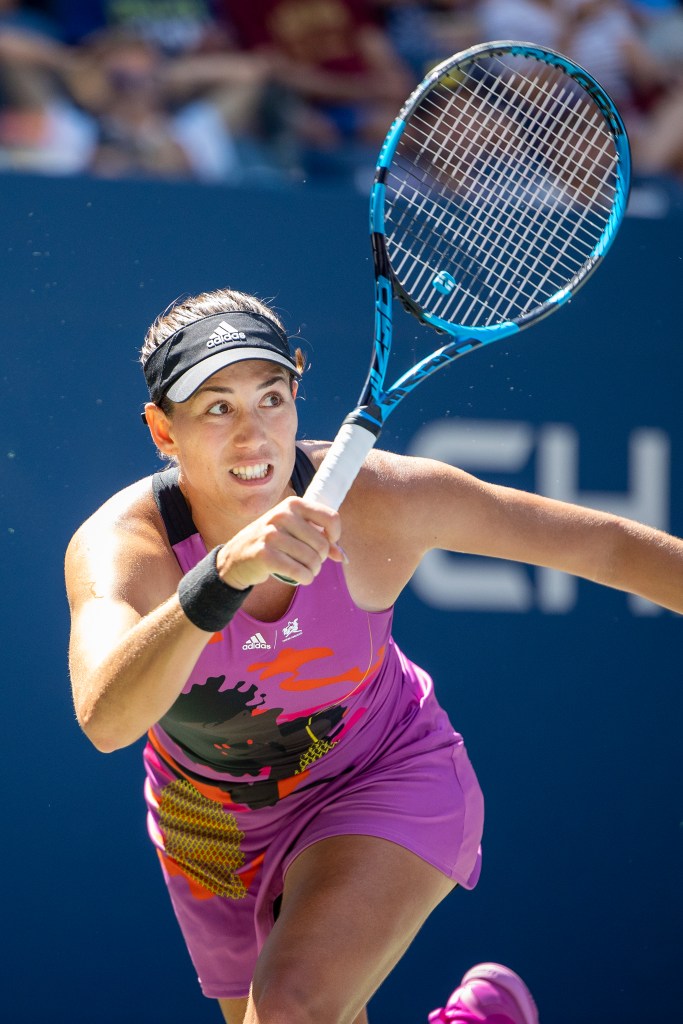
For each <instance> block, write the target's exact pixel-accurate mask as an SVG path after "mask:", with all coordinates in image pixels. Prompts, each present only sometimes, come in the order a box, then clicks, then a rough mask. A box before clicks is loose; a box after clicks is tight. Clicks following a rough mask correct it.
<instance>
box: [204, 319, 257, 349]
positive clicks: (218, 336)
mask: <svg viewBox="0 0 683 1024" xmlns="http://www.w3.org/2000/svg"><path fill="white" fill-rule="evenodd" d="M246 340H247V336H246V334H245V333H244V331H238V330H237V328H236V327H232V326H231V325H230V324H229V323H228V322H227V320H221V322H220V323H219V325H218V327H217V328H216V330H215V331H214V332H213V334H211V335H209V340H208V341H207V343H206V347H207V348H217V347H218V346H219V345H225V344H226V343H227V342H228V341H246Z"/></svg>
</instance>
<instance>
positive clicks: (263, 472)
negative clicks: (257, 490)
mask: <svg viewBox="0 0 683 1024" xmlns="http://www.w3.org/2000/svg"><path fill="white" fill-rule="evenodd" d="M271 469H272V467H271V465H270V463H269V462H257V463H255V464H254V465H253V466H234V467H233V469H231V470H230V472H231V473H232V475H233V476H236V477H237V479H238V480H265V479H266V477H267V476H269V475H270V473H271Z"/></svg>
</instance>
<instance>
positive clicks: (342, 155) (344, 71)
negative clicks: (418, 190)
mask: <svg viewBox="0 0 683 1024" xmlns="http://www.w3.org/2000/svg"><path fill="white" fill-rule="evenodd" d="M216 6H217V12H218V13H219V14H221V15H222V17H223V23H224V24H225V25H226V26H227V27H228V28H231V29H232V30H233V31H234V32H235V36H236V39H237V42H238V44H239V45H241V46H242V47H244V48H245V49H246V50H248V51H252V52H259V53H261V54H263V55H264V56H265V57H266V58H267V59H268V60H269V62H270V67H271V76H272V80H273V82H274V84H275V88H274V90H273V95H274V97H275V98H276V100H278V101H279V102H280V103H281V104H282V106H281V107H280V113H282V110H283V109H284V110H285V111H286V114H287V116H288V117H289V125H290V128H291V131H292V132H293V133H294V136H295V138H296V140H297V142H298V144H299V146H300V148H301V154H302V159H303V161H304V166H305V167H307V168H308V169H309V170H311V169H312V170H314V171H317V172H318V173H322V172H323V171H325V170H326V171H328V172H332V173H339V172H345V170H346V165H347V163H349V162H350V163H351V165H352V166H353V165H354V164H355V163H356V161H357V160H358V159H359V158H360V159H361V160H362V159H363V156H365V158H366V160H367V162H369V163H370V164H374V160H375V157H376V155H377V146H378V144H379V142H380V141H381V139H382V138H383V136H384V133H385V132H386V129H387V128H388V126H389V124H390V123H391V120H392V118H393V117H394V116H395V114H396V112H397V110H398V108H399V106H400V104H401V103H402V102H403V100H404V99H405V97H406V95H407V93H408V91H409V89H410V86H411V85H412V84H413V82H414V76H413V75H412V74H411V73H410V71H409V69H408V68H407V66H406V65H405V64H404V63H403V61H402V60H401V59H400V58H399V56H398V54H397V53H396V52H395V50H394V48H393V47H392V45H391V43H390V42H389V38H388V36H387V34H386V32H384V31H383V29H382V27H381V25H380V24H379V22H378V19H377V14H376V11H375V9H374V5H373V4H372V3H371V2H370V0H252V2H251V3H249V4H245V3H240V2H238V0H216ZM329 158H331V159H329Z"/></svg>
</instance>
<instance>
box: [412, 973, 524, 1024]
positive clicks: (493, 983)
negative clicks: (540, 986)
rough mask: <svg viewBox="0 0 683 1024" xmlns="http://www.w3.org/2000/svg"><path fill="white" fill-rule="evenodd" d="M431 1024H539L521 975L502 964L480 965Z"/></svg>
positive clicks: (465, 978) (430, 1015)
mask: <svg viewBox="0 0 683 1024" xmlns="http://www.w3.org/2000/svg"><path fill="white" fill-rule="evenodd" d="M429 1022H430V1024H538V1011H537V1009H536V1006H535V1004H534V1000H533V998H532V996H531V992H529V989H528V988H527V987H526V985H525V984H524V982H523V981H522V979H521V978H520V977H519V975H517V974H515V972H514V971H511V970H510V968H509V967H503V966H502V965H501V964H477V965H476V967H472V968H471V969H470V970H469V971H468V972H467V974H466V975H465V977H464V978H463V979H462V981H461V982H460V984H459V985H458V987H457V988H456V990H455V992H454V993H453V994H452V996H451V997H450V999H449V1000H448V1002H447V1003H446V1005H445V1006H444V1007H443V1008H442V1009H440V1010H434V1011H433V1012H432V1013H430V1014H429Z"/></svg>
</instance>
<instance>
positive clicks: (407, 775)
mask: <svg viewBox="0 0 683 1024" xmlns="http://www.w3.org/2000/svg"><path fill="white" fill-rule="evenodd" d="M403 661H404V666H403V668H404V674H403V677H402V679H401V680H400V683H399V687H398V691H399V692H397V693H396V695H395V699H394V697H393V696H392V700H391V701H387V702H386V705H385V709H386V710H385V712H384V714H383V715H380V716H375V717H374V718H372V720H371V721H369V722H368V723H367V724H366V725H364V726H363V727H362V728H361V729H358V730H356V732H354V733H352V734H351V736H350V738H349V741H348V743H342V744H339V746H338V747H335V748H334V749H332V750H330V751H329V752H328V753H326V754H325V756H324V758H323V759H322V761H323V762H324V769H325V777H324V778H319V777H318V778H316V780H315V781H313V782H311V783H310V784H308V785H303V786H300V787H299V788H294V789H293V791H292V792H291V793H290V794H289V795H287V796H285V797H284V798H283V799H281V800H280V801H279V802H278V803H277V804H275V805H274V806H272V807H263V808H258V809H255V810H249V809H245V808H243V807H241V806H239V807H238V806H237V805H234V804H232V803H231V801H230V799H229V798H228V797H227V796H225V795H224V794H221V792H220V791H219V790H218V788H217V787H216V785H215V782H212V780H210V779H207V784H206V785H202V784H201V783H198V782H197V781H196V780H195V781H190V780H189V779H188V778H187V777H185V776H184V775H183V773H182V769H180V767H179V766H178V765H176V764H175V763H174V762H173V760H172V758H171V757H170V756H167V755H166V754H164V755H163V756H160V752H159V751H158V750H156V749H155V748H154V747H153V746H152V745H151V744H148V745H147V747H146V748H145V752H144V761H145V767H146V772H147V780H146V784H145V798H146V801H147V806H148V828H149V833H150V836H151V838H152V841H153V842H154V844H155V846H156V847H157V850H158V853H159V858H160V861H161V866H162V870H163V874H164V878H165V880H166V884H167V886H168V891H169V894H170V897H171V901H172V904H173V908H174V911H175V914H176V917H177V918H178V922H179V924H180V927H181V930H182V933H183V936H184V939H185V942H186V944H187V947H188V950H189V953H190V956H191V958H192V961H193V963H194V966H195V969H196V971H197V974H198V977H199V982H200V985H201V987H202V991H203V992H204V994H205V995H206V996H209V997H212V998H239V997H244V996H246V995H248V993H249V987H250V984H251V979H252V975H253V973H254V967H255V964H256V959H257V957H258V954H259V951H260V949H261V947H262V946H263V943H264V942H265V940H266V938H267V937H268V934H269V932H270V930H271V929H272V927H273V923H274V910H273V908H274V903H275V901H276V900H277V898H278V897H279V896H280V895H281V893H282V889H283V884H284V877H285V874H286V872H287V869H288V867H289V865H290V864H291V863H292V861H293V860H294V859H295V858H296V857H297V856H298V855H299V854H300V853H301V852H302V850H305V849H306V848H307V847H309V846H311V845H312V844H313V843H317V842H319V841H320V840H322V839H327V838H330V837H332V836H340V835H368V836H376V837H378V838H380V839H386V840H389V841H391V842H394V843H397V844H399V845H400V846H402V847H404V848H405V849H407V850H410V851H412V852H413V853H415V854H416V855H417V856H418V857H420V858H422V859H423V860H424V861H426V862H428V863H429V864H431V865H433V866H434V867H435V868H437V869H438V870H439V871H441V872H443V874H445V875H447V876H448V877H449V878H450V879H452V880H453V881H455V882H457V883H458V884H459V885H461V886H463V887H464V888H466V889H471V888H473V887H474V886H475V885H476V883H477V880H478V878H479V872H480V868H481V847H480V842H481V835H482V828H483V818H484V805H483V797H482V794H481V790H480V788H479V784H478V782H477V779H476V776H475V773H474V770H473V768H472V766H471V764H470V761H469V758H468V756H467V752H466V750H465V746H464V743H463V740H462V737H461V736H460V735H459V734H458V733H456V732H455V731H454V729H453V727H452V725H451V724H450V722H449V720H448V716H447V715H446V713H445V712H444V711H443V709H442V708H441V707H440V706H439V705H438V703H437V701H436V699H435V697H434V693H433V687H432V685H431V680H430V679H429V677H428V676H426V675H425V673H424V672H422V671H421V670H420V669H418V668H417V667H416V666H414V665H413V664H412V663H411V662H409V661H408V660H407V659H405V658H403ZM320 767H321V768H322V763H321V765H320ZM360 867H361V868H362V865H360Z"/></svg>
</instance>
